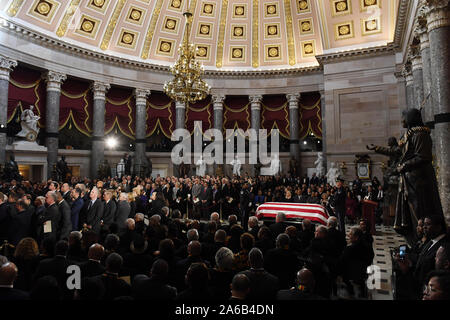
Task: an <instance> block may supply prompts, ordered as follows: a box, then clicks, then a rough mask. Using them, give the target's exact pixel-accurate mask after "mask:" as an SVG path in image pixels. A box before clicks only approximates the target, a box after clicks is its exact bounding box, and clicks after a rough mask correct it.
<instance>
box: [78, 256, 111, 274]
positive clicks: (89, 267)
mask: <svg viewBox="0 0 450 320" xmlns="http://www.w3.org/2000/svg"><path fill="white" fill-rule="evenodd" d="M79 266H80V270H81V277H82V278H84V277H95V276H98V275H101V274H103V273H104V272H105V267H104V266H102V265H101V263H100V262H97V261H93V260H88V261H85V262H82V263H80V264H79Z"/></svg>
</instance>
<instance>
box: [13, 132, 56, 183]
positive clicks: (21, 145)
mask: <svg viewBox="0 0 450 320" xmlns="http://www.w3.org/2000/svg"><path fill="white" fill-rule="evenodd" d="M11 154H13V155H14V156H15V158H16V162H17V164H18V165H19V169H20V170H22V169H21V168H23V169H24V170H29V171H28V172H29V177H30V180H32V181H36V182H41V181H44V180H46V177H47V170H48V167H47V147H45V146H40V145H38V144H37V143H36V142H30V141H23V140H22V141H15V142H14V143H13V144H11V145H7V146H6V158H7V159H9V156H10V155H11Z"/></svg>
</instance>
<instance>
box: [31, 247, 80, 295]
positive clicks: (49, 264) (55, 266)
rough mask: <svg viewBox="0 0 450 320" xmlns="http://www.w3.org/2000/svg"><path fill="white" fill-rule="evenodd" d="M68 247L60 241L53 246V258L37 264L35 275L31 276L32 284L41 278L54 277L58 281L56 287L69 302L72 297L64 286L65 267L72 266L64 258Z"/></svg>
mask: <svg viewBox="0 0 450 320" xmlns="http://www.w3.org/2000/svg"><path fill="white" fill-rule="evenodd" d="M68 248H69V245H68V243H67V241H65V240H60V241H58V242H57V243H56V246H55V256H54V257H53V258H49V259H44V260H42V261H41V262H39V265H38V267H37V270H36V273H35V274H34V276H33V280H34V281H33V282H34V283H36V282H37V280H38V279H39V278H41V277H43V276H54V277H55V278H56V280H57V281H58V286H59V288H60V290H61V291H62V292H63V293H64V297H65V299H67V300H70V299H71V298H72V296H73V292H71V291H70V290H69V289H68V288H67V285H66V282H67V278H68V276H69V275H68V274H67V267H68V266H69V265H71V264H72V262H71V261H68V260H67V258H66V254H67V250H68Z"/></svg>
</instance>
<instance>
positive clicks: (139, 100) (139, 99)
mask: <svg viewBox="0 0 450 320" xmlns="http://www.w3.org/2000/svg"><path fill="white" fill-rule="evenodd" d="M150 94H151V90H150V89H141V88H136V89H134V95H135V96H136V105H141V104H145V105H146V104H147V97H148V96H149V95H150Z"/></svg>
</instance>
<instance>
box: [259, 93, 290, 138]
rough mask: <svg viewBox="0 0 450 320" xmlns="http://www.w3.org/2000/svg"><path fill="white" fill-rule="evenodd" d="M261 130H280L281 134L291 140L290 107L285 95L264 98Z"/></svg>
mask: <svg viewBox="0 0 450 320" xmlns="http://www.w3.org/2000/svg"><path fill="white" fill-rule="evenodd" d="M261 110H262V111H261V129H266V130H267V133H268V134H269V135H270V130H272V129H278V130H280V134H281V135H282V136H283V137H284V138H286V139H289V135H290V134H289V106H288V103H287V100H286V96H285V95H268V96H264V97H263V100H262V107H261Z"/></svg>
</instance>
